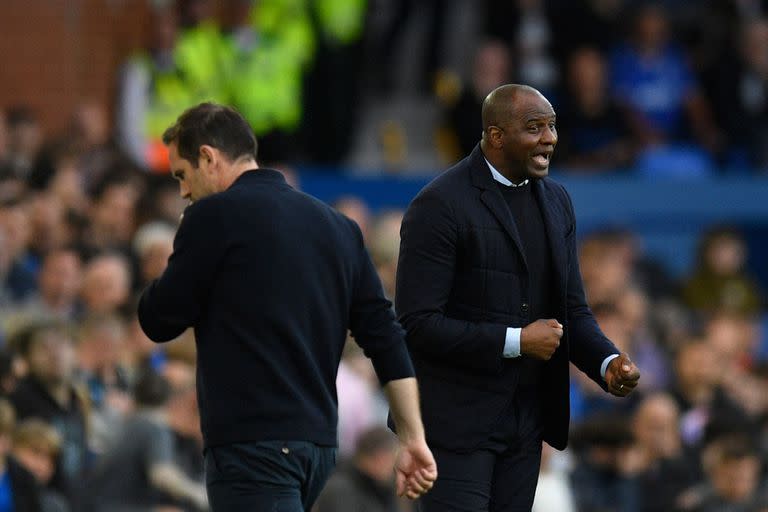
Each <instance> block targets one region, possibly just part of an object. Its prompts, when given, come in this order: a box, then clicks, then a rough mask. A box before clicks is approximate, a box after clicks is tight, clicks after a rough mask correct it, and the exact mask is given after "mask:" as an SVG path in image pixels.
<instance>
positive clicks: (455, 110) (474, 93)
mask: <svg viewBox="0 0 768 512" xmlns="http://www.w3.org/2000/svg"><path fill="white" fill-rule="evenodd" d="M512 74H513V73H512V60H511V56H510V51H509V48H508V47H507V46H506V45H505V44H504V43H503V42H501V41H500V40H488V41H485V42H483V43H481V44H480V46H479V48H478V49H477V51H476V52H475V58H474V61H473V63H472V76H471V77H470V80H469V82H468V83H466V84H464V85H463V86H462V87H461V92H460V93H459V95H458V97H456V98H455V102H454V103H453V104H449V105H447V112H446V113H445V115H446V121H447V124H448V125H449V126H450V128H451V130H452V131H453V133H454V134H455V137H456V142H457V144H458V147H457V148H455V150H454V152H455V154H454V155H451V160H452V161H456V160H459V159H460V158H461V157H462V156H463V155H468V154H469V153H471V152H472V149H473V148H474V147H475V144H477V137H478V134H479V133H481V132H482V130H483V126H482V123H481V122H480V112H481V110H482V107H483V100H484V99H485V97H486V96H488V94H489V93H490V92H491V91H492V90H494V89H495V88H497V87H498V86H500V85H502V84H505V83H509V82H510V80H511V79H512Z"/></svg>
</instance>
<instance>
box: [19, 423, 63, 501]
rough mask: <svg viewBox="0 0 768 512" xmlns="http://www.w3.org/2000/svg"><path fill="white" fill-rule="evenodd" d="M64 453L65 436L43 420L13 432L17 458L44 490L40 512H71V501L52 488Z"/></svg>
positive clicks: (41, 493) (25, 425) (20, 426)
mask: <svg viewBox="0 0 768 512" xmlns="http://www.w3.org/2000/svg"><path fill="white" fill-rule="evenodd" d="M60 452H61V436H60V435H59V434H58V432H56V429H55V428H53V427H52V426H50V425H48V424H47V423H45V422H44V421H42V420H39V419H36V418H30V419H27V420H24V421H22V422H21V423H20V424H19V425H17V427H16V430H14V432H13V456H14V457H15V458H16V460H18V461H19V464H21V465H22V466H23V467H24V468H25V469H26V470H27V471H29V472H30V473H32V475H34V477H35V479H36V480H37V484H38V486H40V512H69V511H70V510H71V509H70V504H69V502H68V501H67V499H66V498H65V497H64V496H63V495H62V494H60V493H59V492H57V491H56V490H54V489H52V488H50V487H49V484H50V483H51V479H52V478H53V474H54V471H55V470H56V465H57V460H58V457H59V454H60Z"/></svg>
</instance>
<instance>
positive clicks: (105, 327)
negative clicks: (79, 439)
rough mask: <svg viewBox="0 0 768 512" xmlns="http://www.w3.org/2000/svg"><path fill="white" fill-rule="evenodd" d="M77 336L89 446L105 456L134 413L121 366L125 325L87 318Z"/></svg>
mask: <svg viewBox="0 0 768 512" xmlns="http://www.w3.org/2000/svg"><path fill="white" fill-rule="evenodd" d="M79 327H80V328H79V331H78V333H77V334H78V336H77V338H78V339H77V362H78V367H77V379H78V381H79V382H80V383H81V384H83V385H84V386H85V388H86V389H87V391H88V397H89V404H90V411H91V416H90V424H89V432H88V434H89V446H90V448H91V450H92V451H94V452H95V453H103V452H104V450H105V448H106V447H107V446H108V444H109V443H110V441H113V440H114V438H115V436H116V435H117V432H119V427H120V425H121V423H122V422H123V420H124V418H125V416H126V415H127V414H128V413H129V412H130V411H131V410H132V409H133V400H132V397H131V395H130V388H131V382H130V381H129V374H128V372H127V371H126V370H125V369H124V368H123V365H122V363H121V359H122V355H123V352H124V345H125V324H124V322H123V320H122V319H121V318H119V317H117V316H115V315H109V314H103V315H93V316H89V317H86V318H85V319H83V321H82V322H81V323H80V326H79Z"/></svg>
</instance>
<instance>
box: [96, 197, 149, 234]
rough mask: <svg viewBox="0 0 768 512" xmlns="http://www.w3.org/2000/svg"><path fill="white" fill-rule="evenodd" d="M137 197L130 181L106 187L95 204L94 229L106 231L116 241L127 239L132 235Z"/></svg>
mask: <svg viewBox="0 0 768 512" xmlns="http://www.w3.org/2000/svg"><path fill="white" fill-rule="evenodd" d="M138 199H139V191H138V190H137V188H136V186H135V185H133V184H131V183H116V184H113V185H110V186H109V187H107V189H106V190H105V191H104V193H103V194H102V196H101V197H100V198H99V199H98V201H97V202H96V204H95V208H94V214H93V221H94V225H95V227H96V229H98V230H99V231H100V232H104V233H108V234H109V235H110V237H111V238H112V239H113V240H116V241H118V242H121V243H125V242H127V241H129V240H130V238H131V236H132V235H133V228H134V221H135V213H136V202H137V201H138Z"/></svg>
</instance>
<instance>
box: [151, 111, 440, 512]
mask: <svg viewBox="0 0 768 512" xmlns="http://www.w3.org/2000/svg"><path fill="white" fill-rule="evenodd" d="M163 139H164V142H165V143H166V144H167V145H168V147H169V153H170V164H171V172H172V173H173V176H174V177H175V178H176V179H177V180H178V181H179V186H180V191H181V195H182V196H183V197H185V198H187V199H189V200H190V201H192V204H191V205H190V206H189V207H188V208H187V209H186V211H185V213H184V216H183V219H182V221H181V225H180V226H179V230H178V233H177V234H176V239H175V241H174V250H173V254H172V255H171V257H170V258H169V260H168V267H167V269H166V270H165V272H164V273H163V275H162V276H161V277H160V278H159V279H157V280H155V281H154V282H152V284H150V285H149V286H148V287H147V289H146V290H145V291H144V293H143V295H142V297H141V300H140V303H139V309H138V314H139V321H140V322H141V326H142V328H143V329H144V331H145V332H146V334H147V336H149V337H150V338H151V339H153V340H155V341H157V342H163V341H168V340H171V339H173V338H175V337H177V336H179V335H180V334H181V333H182V332H183V331H184V330H185V329H187V328H188V327H193V328H194V330H195V338H196V343H197V365H198V366H197V388H198V389H197V392H198V401H199V406H200V415H201V423H202V432H203V436H204V440H205V462H206V485H207V489H208V497H209V500H210V504H211V508H212V510H215V511H217V512H220V511H242V510H284V511H291V512H293V511H302V510H306V511H308V510H309V509H310V508H311V506H312V503H313V502H314V501H315V499H316V497H317V495H318V493H319V492H320V490H321V489H322V487H323V485H324V483H325V481H326V479H327V477H328V476H329V473H330V472H331V470H332V469H333V466H334V464H335V456H336V422H337V409H336V406H337V402H336V389H335V378H336V371H337V368H338V365H339V360H340V357H341V352H342V347H343V345H344V340H345V338H346V333H347V329H349V330H351V332H352V334H353V335H354V336H355V339H356V341H357V342H358V343H359V344H360V345H361V346H362V347H363V349H364V350H365V352H366V354H367V355H368V356H369V357H370V358H371V359H372V361H373V365H374V367H375V368H376V372H377V375H378V377H379V380H380V381H381V383H382V384H383V385H384V391H385V393H386V395H387V398H388V400H389V402H390V406H391V408H392V411H393V416H394V420H395V423H396V424H397V426H398V430H399V432H400V440H399V445H400V446H399V447H400V452H399V455H398V461H397V464H396V476H397V482H398V491H399V493H400V494H402V495H407V496H408V497H410V498H416V497H418V496H419V495H421V494H422V493H424V492H426V491H427V490H429V488H431V486H432V482H434V480H435V479H436V477H437V468H436V466H435V463H434V459H433V457H432V454H431V452H430V451H429V448H428V447H427V445H426V441H425V438H424V431H423V426H422V423H421V415H420V412H419V402H418V388H417V385H416V380H415V379H414V373H413V367H412V364H411V361H410V358H409V355H408V352H407V348H406V346H405V341H404V333H403V331H402V329H401V328H400V327H399V325H398V323H397V322H396V321H395V319H394V314H393V313H392V311H391V308H390V303H389V302H388V301H387V300H386V299H385V298H384V294H383V292H382V287H381V283H380V282H379V279H378V277H377V276H376V273H375V271H374V268H373V265H372V264H371V261H370V258H369V256H368V254H367V252H366V250H365V248H364V246H363V239H362V236H361V234H360V231H359V229H358V228H357V226H356V225H355V224H354V223H353V222H352V221H350V220H349V219H347V218H346V217H344V216H342V215H340V214H338V213H336V212H334V211H333V210H332V209H331V208H330V207H328V206H326V205H325V204H323V203H321V202H320V201H318V200H315V199H314V198H312V197H310V196H308V195H305V194H303V193H301V192H298V191H296V190H294V189H292V188H291V187H290V186H288V185H287V184H286V183H285V180H284V179H283V177H282V175H281V174H280V173H279V172H277V171H273V170H269V169H259V168H258V165H257V163H256V139H255V137H254V135H253V133H252V131H251V129H250V127H249V126H248V124H247V122H246V121H245V120H244V119H243V117H242V116H241V115H240V114H239V113H237V112H236V111H234V110H233V109H231V108H228V107H224V106H220V105H215V104H211V103H203V104H200V105H198V106H196V107H193V108H191V109H189V110H188V111H186V112H185V113H184V114H182V115H181V116H180V117H179V119H178V121H177V122H176V123H175V124H174V125H173V126H171V127H170V128H169V129H168V130H167V131H166V133H165V135H164V137H163Z"/></svg>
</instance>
